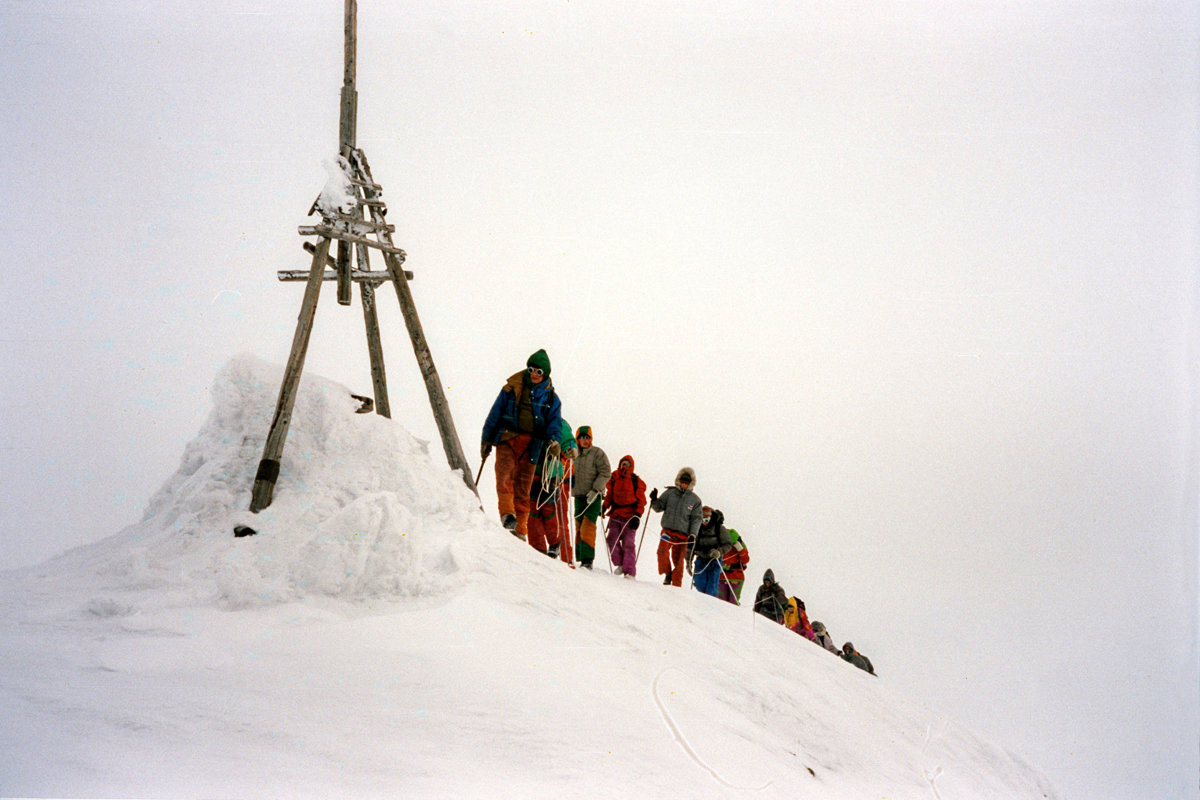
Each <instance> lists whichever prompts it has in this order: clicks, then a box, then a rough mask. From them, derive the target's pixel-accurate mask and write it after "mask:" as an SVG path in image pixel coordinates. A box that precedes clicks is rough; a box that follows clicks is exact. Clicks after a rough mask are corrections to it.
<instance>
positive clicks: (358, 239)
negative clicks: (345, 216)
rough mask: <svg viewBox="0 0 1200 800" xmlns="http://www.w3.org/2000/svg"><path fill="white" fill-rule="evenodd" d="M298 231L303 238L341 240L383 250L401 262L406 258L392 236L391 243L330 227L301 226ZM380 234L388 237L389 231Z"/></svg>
mask: <svg viewBox="0 0 1200 800" xmlns="http://www.w3.org/2000/svg"><path fill="white" fill-rule="evenodd" d="M297 230H299V232H300V235H301V236H323V237H325V238H326V239H341V240H342V241H344V242H354V243H355V244H365V245H366V246H367V247H374V248H375V249H376V250H382V251H383V252H385V253H388V254H389V255H393V256H397V257H399V259H400V260H401V261H403V260H404V258H405V254H404V251H403V250H401V249H400V248H399V247H396V246H395V245H393V244H392V243H391V242H390V239H391V237H390V236H388V237H387V238H388V240H389V241H375V240H374V239H368V238H366V237H365V236H356V235H355V234H353V233H346V232H345V231H339V230H334V229H333V228H330V227H329V226H328V225H301V226H300V227H299V228H297ZM380 234H381V236H387V231H380Z"/></svg>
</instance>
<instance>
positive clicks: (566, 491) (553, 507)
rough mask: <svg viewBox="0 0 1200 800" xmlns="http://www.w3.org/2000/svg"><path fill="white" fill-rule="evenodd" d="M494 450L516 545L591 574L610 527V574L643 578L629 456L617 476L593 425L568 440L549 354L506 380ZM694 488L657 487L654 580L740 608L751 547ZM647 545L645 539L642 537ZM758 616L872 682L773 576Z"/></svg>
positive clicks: (494, 416) (504, 518) (640, 510)
mask: <svg viewBox="0 0 1200 800" xmlns="http://www.w3.org/2000/svg"><path fill="white" fill-rule="evenodd" d="M493 449H494V450H495V451H496V465H495V469H496V496H497V502H498V505H499V511H500V521H501V523H502V524H503V525H504V527H505V528H507V529H508V530H509V531H511V532H512V534H513V535H514V536H516V537H517V538H519V539H523V540H525V541H527V542H528V543H529V544H530V546H532V547H533V548H534V549H535V550H537V551H538V552H539V553H542V554H544V555H547V556H549V557H551V558H557V559H561V560H563V561H565V562H566V563H567V564H570V565H571V566H572V567H574V566H575V563H574V562H575V560H576V556H578V561H579V566H580V567H582V568H584V569H592V565H593V561H594V559H595V557H596V528H597V522H598V521H599V520H600V519H601V518H607V520H608V523H607V528H606V531H605V545H606V548H607V552H608V556H609V562H610V563H611V564H612V568H613V571H614V572H615V573H616V574H618V575H624V576H625V577H627V578H631V579H632V578H634V577H635V576H636V575H637V559H638V555H639V554H640V550H641V540H639V539H638V538H637V530H638V527H639V526H640V524H641V521H642V516H643V514H644V513H645V510H646V505H647V496H646V483H645V481H643V480H642V479H641V478H639V477H638V475H637V473H635V472H634V471H633V457H632V456H629V455H624V456H621V460H620V461H619V462H618V463H617V469H615V470H612V469H611V465H610V463H609V460H608V456H607V454H605V452H604V451H603V450H602V449H600V448H599V447H596V446H594V445H593V444H592V429H591V427H590V426H587V425H584V426H581V427H580V428H579V429H578V430H576V431H575V432H574V434H572V432H571V427H570V425H568V424H567V423H566V421H564V420H563V418H562V403H561V401H560V400H559V398H558V394H557V393H556V392H555V390H554V385H553V383H552V382H551V380H550V357H549V355H547V353H546V351H545V350H538V351H537V352H536V353H534V354H533V355H531V356H530V357H529V359H528V360H527V361H526V364H525V369H524V370H522V371H521V372H518V373H516V374H515V375H512V376H510V377H509V379H508V380H507V381H506V382H505V384H504V386H503V387H502V388H501V389H500V393H499V394H498V395H497V396H496V400H495V402H494V403H493V404H492V408H491V411H490V412H489V413H488V416H487V420H486V421H485V422H484V425H483V439H482V445H481V447H480V456H481V457H482V459H483V460H484V461H485V462H486V461H487V458H488V456H489V455H490V454H491V452H492V450H493ZM482 469H483V467H482V465H481V466H480V470H482ZM695 485H696V473H695V471H694V470H693V469H692V468H691V467H683V468H682V469H680V470H679V472H678V473H677V474H676V476H675V483H674V485H673V486H669V487H667V488H666V489H665V490H664V491H663V492H662V493H661V494H660V493H659V491H658V489H657V488H655V489H652V490H651V491H650V495H649V505H650V508H651V509H653V510H654V511H657V512H661V513H662V533H661V534H660V535H659V543H658V574H660V575H662V576H663V585H664V586H682V585H683V571H684V570H685V569H686V570H687V571H688V573H689V574H690V575H691V579H692V580H691V583H692V585H693V586H694V587H695V588H696V589H697V590H699V591H701V592H703V593H705V594H708V595H712V596H713V597H719V598H720V599H722V600H725V601H727V602H730V603H733V604H735V605H740V601H741V594H742V586H743V585H744V584H745V580H746V576H745V568H746V566H747V565H748V564H749V563H750V551H749V548H748V547H747V546H746V542H745V540H744V539H743V538H742V537H741V536H740V535H739V534H738V532H737V531H736V530H734V529H731V528H726V527H725V524H724V522H725V516H724V514H723V513H722V512H721V511H720V510H719V509H713V508H711V507H709V506H706V505H704V504H703V503H702V502H701V500H700V497H699V496H698V495H697V494H696V493H695V492H694V491H693V489H694V487H695ZM572 500H573V501H574V508H573V511H572V510H569V506H570V505H571V501H572ZM571 519H574V521H575V537H574V543H573V544H574V547H572V540H571V524H570V520H571ZM641 536H642V539H644V538H645V530H644V529H643V531H642V535H641ZM754 610H755V611H756V612H758V613H760V614H762V615H763V616H766V617H767V618H769V619H772V620H774V621H775V622H777V623H779V624H781V625H785V626H787V627H788V628H789V629H791V630H793V631H795V632H796V633H799V634H801V635H802V636H804V637H805V638H807V639H809V640H810V641H813V642H816V643H817V644H820V645H821V646H823V647H824V648H825V649H827V650H829V651H830V652H833V653H836V654H838V655H840V656H841V657H842V658H843V659H845V660H846V661H848V662H850V663H852V664H854V665H855V666H857V667H859V668H860V669H864V670H866V671H867V672H870V673H871V674H872V675H874V674H875V670H874V668H873V667H872V666H871V662H870V660H868V659H867V658H866V656H863V655H862V654H860V653H859V652H858V651H856V650H855V649H854V646H853V645H852V644H851V643H849V642H847V643H846V644H845V645H843V647H842V649H841V650H840V651H839V650H838V649H837V647H835V646H834V644H833V641H832V639H831V638H830V637H829V632H828V631H827V630H826V629H825V626H824V625H822V624H821V623H820V622H814V623H812V624H811V625H810V624H809V622H808V615H807V613H806V611H805V608H804V603H803V602H802V601H800V600H799V599H797V598H795V597H790V598H789V597H788V596H787V595H786V593H785V592H784V591H783V589H782V588H781V587H780V586H779V584H777V583H775V575H774V573H773V572H772V571H771V570H769V569H768V570H767V571H766V573H765V574H764V576H763V585H762V586H761V587H759V589H758V592H757V594H756V595H755V598H754Z"/></svg>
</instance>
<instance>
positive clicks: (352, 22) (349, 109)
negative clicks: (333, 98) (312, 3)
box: [338, 0, 358, 158]
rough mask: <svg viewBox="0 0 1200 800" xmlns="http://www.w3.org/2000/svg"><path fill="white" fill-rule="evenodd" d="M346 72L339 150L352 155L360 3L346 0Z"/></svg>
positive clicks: (355, 119)
mask: <svg viewBox="0 0 1200 800" xmlns="http://www.w3.org/2000/svg"><path fill="white" fill-rule="evenodd" d="M345 27H346V49H345V59H344V61H345V72H344V77H343V79H342V115H341V123H340V125H339V126H338V151H339V152H340V153H341V154H342V155H343V156H345V157H346V158H349V157H350V153H351V151H353V150H354V148H355V146H356V142H357V139H358V92H357V91H356V90H355V88H354V79H355V73H356V71H357V67H358V38H357V37H358V33H357V30H356V29H357V27H358V3H357V0H346V25H345Z"/></svg>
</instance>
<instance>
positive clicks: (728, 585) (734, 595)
mask: <svg viewBox="0 0 1200 800" xmlns="http://www.w3.org/2000/svg"><path fill="white" fill-rule="evenodd" d="M721 580H723V581H725V588H726V589H728V590H729V596H730V597H732V598H733V604H734V605H735V606H740V605H741V604H742V601H741V600H740V599H738V596H737V592H735V591H734V590H733V582H732V581H730V580H729V578H728V576H726V575H725V568H724V567H722V568H721Z"/></svg>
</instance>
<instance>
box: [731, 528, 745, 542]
mask: <svg viewBox="0 0 1200 800" xmlns="http://www.w3.org/2000/svg"><path fill="white" fill-rule="evenodd" d="M741 538H742V537H741V535H740V534H739V533H738V532H737V530H736V529H734V528H730V529H729V543H730V544H737V543H738V539H741Z"/></svg>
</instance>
